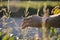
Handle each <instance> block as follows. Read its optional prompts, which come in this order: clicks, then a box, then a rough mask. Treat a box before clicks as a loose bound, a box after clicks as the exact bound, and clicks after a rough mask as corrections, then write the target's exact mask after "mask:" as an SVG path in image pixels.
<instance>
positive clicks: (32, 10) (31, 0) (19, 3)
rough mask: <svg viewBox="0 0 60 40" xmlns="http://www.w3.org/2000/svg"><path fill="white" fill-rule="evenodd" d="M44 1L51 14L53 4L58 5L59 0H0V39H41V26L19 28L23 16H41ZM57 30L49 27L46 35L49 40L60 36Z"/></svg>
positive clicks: (54, 39)
mask: <svg viewBox="0 0 60 40" xmlns="http://www.w3.org/2000/svg"><path fill="white" fill-rule="evenodd" d="M45 3H46V6H47V8H49V15H53V13H51V11H52V9H53V8H54V7H55V6H60V0H0V40H18V39H19V40H37V39H35V38H38V39H39V40H42V29H41V28H32V27H28V28H25V29H21V28H20V25H21V23H22V19H23V18H24V17H27V16H30V15H35V14H36V15H39V16H43V6H44V4H45ZM59 30H60V29H59V28H50V30H49V33H48V35H49V37H51V40H57V39H59V38H60V31H59ZM11 35H13V36H11ZM10 36H11V37H10Z"/></svg>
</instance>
